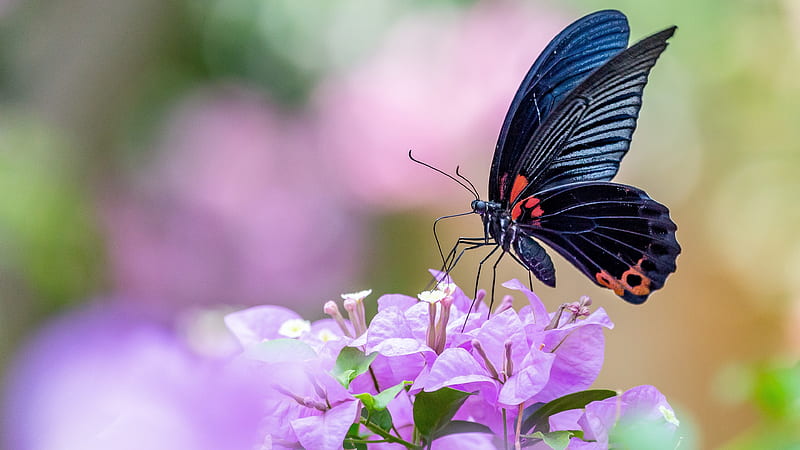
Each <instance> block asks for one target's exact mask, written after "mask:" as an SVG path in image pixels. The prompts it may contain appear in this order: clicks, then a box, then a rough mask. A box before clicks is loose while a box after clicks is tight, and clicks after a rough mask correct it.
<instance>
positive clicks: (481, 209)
mask: <svg viewBox="0 0 800 450" xmlns="http://www.w3.org/2000/svg"><path fill="white" fill-rule="evenodd" d="M470 206H471V207H472V210H473V211H475V212H476V213H478V214H483V213H485V212H486V210H487V208H488V206H487V205H486V202H485V201H483V200H473V201H472V204H471V205H470Z"/></svg>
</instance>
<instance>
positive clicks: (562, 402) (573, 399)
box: [522, 389, 617, 433]
mask: <svg viewBox="0 0 800 450" xmlns="http://www.w3.org/2000/svg"><path fill="white" fill-rule="evenodd" d="M615 395H617V393H616V392H614V391H611V390H608V389H591V390H588V391H581V392H575V393H572V394H567V395H565V396H563V397H560V398H557V399H555V400H553V401H550V402H548V403H545V404H544V405H541V406H538V405H537V407H538V409H536V411H534V412H533V413H532V414H531V415H530V416H528V418H526V419H525V420H524V421H523V422H522V429H523V430H524V431H528V430H532V429H535V430H536V431H541V432H542V433H547V432H548V431H550V421H549V419H550V416H552V415H553V414H558V413H560V412H564V411H569V410H571V409H581V408H585V407H586V405H588V404H589V403H591V402H596V401H598V400H605V399H607V398H610V397H613V396H615Z"/></svg>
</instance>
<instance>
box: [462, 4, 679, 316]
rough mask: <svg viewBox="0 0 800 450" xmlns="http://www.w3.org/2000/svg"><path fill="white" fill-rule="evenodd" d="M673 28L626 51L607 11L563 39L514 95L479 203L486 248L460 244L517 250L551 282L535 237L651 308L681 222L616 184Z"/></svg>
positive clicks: (617, 23)
mask: <svg viewBox="0 0 800 450" xmlns="http://www.w3.org/2000/svg"><path fill="white" fill-rule="evenodd" d="M674 31H675V27H671V28H668V29H666V30H663V31H661V32H659V33H656V34H654V35H652V36H649V37H647V38H645V39H643V40H642V41H640V42H638V43H636V44H634V45H633V46H631V47H628V46H627V44H628V23H627V19H626V18H625V16H624V15H623V14H622V13H620V12H619V11H612V10H607V11H599V12H597V13H593V14H590V15H588V16H586V17H584V18H582V19H579V20H578V21H576V22H575V23H573V24H572V25H570V26H569V27H567V28H566V29H565V30H564V31H562V32H561V33H560V34H559V35H558V36H556V38H554V39H553V41H552V42H551V43H550V44H549V45H548V46H547V48H546V49H545V50H544V51H543V53H542V54H541V55H540V56H539V58H538V59H537V60H536V62H535V63H534V64H533V66H532V67H531V69H530V70H529V72H528V74H527V75H526V76H525V79H524V80H523V82H522V85H521V86H520V88H519V90H518V91H517V93H516V95H515V96H514V99H513V100H512V103H511V107H510V108H509V111H508V114H507V116H506V119H505V121H504V123H503V127H502V129H501V131H500V137H499V139H498V143H497V147H496V148H495V154H494V157H493V161H492V167H491V171H490V175H489V199H488V201H485V200H480V199H476V200H475V201H473V202H472V205H471V207H472V212H474V213H476V214H479V215H480V216H481V219H482V222H483V231H484V233H483V234H484V236H483V242H482V243H481V242H480V239H473V240H470V239H465V240H462V241H460V242H462V243H467V244H471V245H472V247H470V248H476V247H479V246H482V245H489V244H494V245H495V246H496V248H495V250H497V249H502V253H501V255H500V258H502V256H503V255H505V254H506V253H510V254H511V255H512V256H513V257H514V258H515V259H516V260H517V261H518V262H520V263H522V265H524V266H525V267H526V268H527V269H528V270H530V271H531V273H533V274H534V275H535V276H536V277H537V278H538V279H539V280H540V281H542V282H543V283H544V284H546V285H548V286H555V269H554V266H553V263H552V260H551V259H550V256H549V255H548V254H547V252H546V250H545V249H544V248H543V247H542V246H541V245H540V244H539V243H538V242H537V240H539V241H542V242H544V243H546V244H547V245H548V246H550V247H551V248H553V249H554V250H555V251H556V252H558V253H559V254H561V255H562V256H563V257H564V258H565V259H567V260H568V261H570V262H571V263H572V264H573V265H574V266H575V267H577V268H578V269H579V270H580V271H581V272H583V273H584V274H585V275H586V276H587V277H588V278H589V279H590V280H592V281H593V282H594V283H595V284H597V285H598V286H601V287H604V288H608V289H611V290H612V291H613V292H614V293H615V294H617V295H619V296H620V297H622V298H623V299H624V300H626V301H628V302H631V303H636V304H638V303H643V302H644V301H645V300H646V299H647V297H648V296H649V295H650V293H652V292H653V291H654V290H656V289H659V288H660V287H661V286H663V284H664V282H665V280H666V278H667V276H668V275H669V274H670V273H672V272H674V271H675V269H676V264H675V260H676V258H677V255H678V254H679V253H680V246H679V245H678V242H677V240H676V239H675V231H676V229H677V227H676V226H675V224H674V222H673V221H672V220H671V219H670V217H669V211H668V210H667V208H666V207H665V206H663V205H661V204H660V203H658V202H656V201H655V200H653V199H651V198H650V197H649V196H648V195H647V194H646V193H645V192H644V191H642V190H641V189H638V188H635V187H633V186H626V185H623V184H617V183H613V182H611V181H610V180H611V179H612V178H613V177H614V176H615V175H616V173H617V170H618V169H619V164H620V162H621V160H622V158H623V156H624V155H625V154H626V153H627V151H628V148H629V145H630V141H631V138H632V135H633V131H634V130H635V127H636V121H637V119H638V114H639V109H640V107H641V100H642V92H643V89H644V86H645V84H646V83H647V78H648V75H649V72H650V69H651V68H652V67H653V66H654V65H655V62H656V60H657V59H658V57H659V55H660V54H661V52H663V51H664V49H665V48H666V46H667V43H666V41H667V39H669V38H670V37H671V36H672V34H673V33H674ZM476 197H477V196H476ZM457 245H458V244H457ZM492 253H494V250H493V251H492ZM490 255H491V254H490ZM487 258H488V256H487ZM484 261H486V258H485V259H484ZM498 262H499V259H498ZM482 263H483V262H482ZM496 266H497V264H496V263H495V268H496Z"/></svg>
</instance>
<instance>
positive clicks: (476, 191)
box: [456, 166, 481, 200]
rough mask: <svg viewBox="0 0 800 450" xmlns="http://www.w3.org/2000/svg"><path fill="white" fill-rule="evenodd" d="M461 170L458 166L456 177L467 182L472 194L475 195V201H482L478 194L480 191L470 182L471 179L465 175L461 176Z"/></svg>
mask: <svg viewBox="0 0 800 450" xmlns="http://www.w3.org/2000/svg"><path fill="white" fill-rule="evenodd" d="M459 169H460V167H459V166H456V176H457V177H458V178H461V179H462V180H464V181H466V182H467V184H468V185H469V187H471V188H472V194H473V195H475V200H480V199H481V196H480V194H478V190H477V189H475V185H474V184H472V181H469V178H467V177H465V176H464V175H461V173H460V172H459Z"/></svg>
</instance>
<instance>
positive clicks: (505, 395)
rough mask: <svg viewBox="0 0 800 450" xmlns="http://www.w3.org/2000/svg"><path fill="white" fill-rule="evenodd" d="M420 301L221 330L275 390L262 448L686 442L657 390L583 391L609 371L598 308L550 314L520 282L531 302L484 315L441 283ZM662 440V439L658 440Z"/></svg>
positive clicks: (352, 300) (246, 314) (258, 318)
mask: <svg viewBox="0 0 800 450" xmlns="http://www.w3.org/2000/svg"><path fill="white" fill-rule="evenodd" d="M434 275H435V276H436V277H437V279H439V280H441V281H440V282H439V283H438V285H437V288H436V289H435V290H433V291H426V292H423V293H421V294H419V296H418V298H413V297H408V296H405V295H399V294H390V295H384V296H382V297H380V298H379V299H378V312H377V314H376V315H375V316H374V317H373V318H372V320H371V321H370V322H369V323H368V322H367V320H366V315H365V313H364V301H365V298H366V297H367V296H368V295H369V294H370V291H363V292H359V293H355V294H348V295H343V296H342V297H343V299H344V304H343V306H344V309H345V311H346V315H347V317H348V319H345V317H344V316H343V315H342V313H341V311H340V309H339V307H338V306H337V304H336V303H335V302H328V303H327V304H326V305H325V307H324V309H325V312H326V313H327V314H328V315H330V316H331V319H325V320H321V321H318V322H314V323H310V322H308V321H305V320H303V319H302V318H301V317H300V316H298V315H297V314H295V313H294V312H292V311H290V310H287V309H285V308H283V307H277V306H260V307H254V308H250V309H247V310H243V311H240V312H236V313H233V314H231V315H229V316H227V318H226V324H227V326H228V328H229V329H230V330H231V331H232V332H233V334H234V335H235V336H236V337H237V338H238V340H239V341H240V343H241V344H242V346H243V348H244V350H243V353H242V358H240V359H241V360H244V361H246V364H248V366H249V368H250V370H253V371H254V372H256V373H263V376H264V379H266V380H268V381H269V383H268V384H269V388H268V391H269V394H268V395H267V401H268V402H269V410H270V411H272V412H273V413H272V414H270V415H269V417H267V418H266V420H265V421H264V423H263V426H264V434H265V436H266V438H265V443H264V444H265V446H266V448H276V449H281V448H316V449H336V448H342V446H344V447H345V448H366V446H367V445H369V448H384V447H385V448H402V447H406V448H420V447H425V446H428V445H430V446H431V447H429V448H451V447H452V448H510V446H512V445H516V446H517V448H520V446H540V448H566V447H567V446H569V448H606V447H608V446H609V444H610V443H614V442H622V439H625V438H626V436H629V435H631V430H633V434H634V435H635V434H637V433H638V434H641V432H642V430H646V433H650V436H658V439H659V440H660V441H659V442H662V443H672V445H673V447H674V444H675V443H677V442H678V440H677V439H678V437H677V433H676V429H677V426H678V420H677V419H676V417H675V414H674V412H673V410H672V408H671V407H670V406H669V404H668V403H667V402H666V400H665V398H664V397H663V395H661V394H660V393H659V392H658V391H657V390H656V389H655V388H653V387H652V386H640V387H637V388H633V389H631V390H629V391H627V392H625V393H621V394H620V393H617V392H614V391H608V390H586V389H587V388H588V387H589V386H590V385H591V384H592V383H593V382H594V380H595V378H596V377H597V375H598V374H599V371H600V368H601V366H602V363H603V352H604V344H605V341H604V337H603V329H604V328H609V329H610V328H612V327H613V323H612V322H611V320H610V319H609V318H608V316H607V315H606V313H605V311H604V310H603V308H598V309H596V310H595V311H594V312H590V310H589V306H590V305H591V301H590V300H589V299H588V298H587V297H583V298H581V299H580V301H578V302H574V303H568V304H563V305H561V306H560V307H559V308H558V310H557V311H556V312H553V313H549V312H548V311H547V309H546V308H545V306H544V304H543V303H542V302H541V301H540V300H539V298H538V297H537V296H536V295H535V294H534V293H533V292H532V291H530V290H529V289H528V288H526V287H525V286H524V285H523V284H522V283H520V282H519V281H517V280H512V281H509V282H507V283H505V284H504V286H505V287H507V288H510V289H514V290H517V291H520V292H522V293H523V294H524V295H525V296H526V297H527V299H528V301H529V304H528V305H527V306H525V307H523V308H521V309H520V310H519V311H515V310H514V309H513V308H512V300H513V299H512V297H511V296H506V297H505V298H503V300H502V301H501V302H500V306H499V307H498V308H497V309H496V310H495V311H493V312H492V313H491V315H490V314H489V308H488V307H487V306H486V305H485V304H484V302H483V299H484V297H485V295H486V294H485V292H483V291H479V292H478V295H477V297H476V299H475V300H474V301H473V300H472V299H470V298H468V297H467V296H466V295H465V294H464V292H463V291H462V290H461V289H459V288H458V287H457V286H456V285H454V284H452V283H451V282H450V280H449V278H447V277H445V276H444V274H441V273H438V272H436V273H434ZM653 433H655V434H653Z"/></svg>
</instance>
